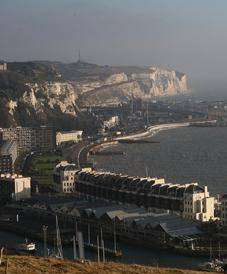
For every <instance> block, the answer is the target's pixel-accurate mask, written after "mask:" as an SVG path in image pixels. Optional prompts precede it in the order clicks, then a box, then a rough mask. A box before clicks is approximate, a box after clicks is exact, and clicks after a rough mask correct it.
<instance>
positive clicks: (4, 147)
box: [0, 141, 17, 174]
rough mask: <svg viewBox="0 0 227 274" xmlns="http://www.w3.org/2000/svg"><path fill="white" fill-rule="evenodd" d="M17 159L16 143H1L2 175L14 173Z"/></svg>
mask: <svg viewBox="0 0 227 274" xmlns="http://www.w3.org/2000/svg"><path fill="white" fill-rule="evenodd" d="M16 159H17V143H16V141H0V174H1V173H13V172H14V164H15V161H16Z"/></svg>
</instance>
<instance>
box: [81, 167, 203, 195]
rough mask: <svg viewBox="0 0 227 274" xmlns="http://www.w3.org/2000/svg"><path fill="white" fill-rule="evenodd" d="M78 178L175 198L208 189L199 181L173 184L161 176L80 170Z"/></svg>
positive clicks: (100, 184) (113, 187)
mask: <svg viewBox="0 0 227 274" xmlns="http://www.w3.org/2000/svg"><path fill="white" fill-rule="evenodd" d="M77 178H78V180H79V181H82V182H87V183H89V184H93V185H97V186H101V187H105V188H112V189H116V190H119V191H129V192H142V193H143V192H145V193H147V194H148V195H149V194H151V195H153V194H156V195H162V196H168V197H169V196H171V197H174V198H183V196H184V194H185V193H186V194H195V193H203V192H205V191H207V187H202V186H199V185H198V183H190V184H182V185H181V184H172V183H165V180H164V179H160V178H150V177H146V178H140V177H131V176H127V175H122V174H115V173H109V172H108V173H107V172H96V171H92V172H86V171H78V172H77Z"/></svg>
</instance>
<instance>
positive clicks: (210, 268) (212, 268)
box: [199, 260, 223, 272]
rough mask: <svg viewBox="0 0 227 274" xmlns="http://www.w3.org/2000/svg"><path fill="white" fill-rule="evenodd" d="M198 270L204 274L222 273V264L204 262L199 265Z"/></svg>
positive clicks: (217, 261)
mask: <svg viewBox="0 0 227 274" xmlns="http://www.w3.org/2000/svg"><path fill="white" fill-rule="evenodd" d="M199 270H202V271H206V272H223V262H222V261H219V260H214V261H211V262H206V263H204V264H201V265H199Z"/></svg>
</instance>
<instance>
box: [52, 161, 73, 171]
mask: <svg viewBox="0 0 227 274" xmlns="http://www.w3.org/2000/svg"><path fill="white" fill-rule="evenodd" d="M77 170H78V169H77V166H76V165H75V164H70V163H68V162H67V161H62V162H60V163H59V164H57V165H56V167H55V169H54V173H58V172H60V171H77Z"/></svg>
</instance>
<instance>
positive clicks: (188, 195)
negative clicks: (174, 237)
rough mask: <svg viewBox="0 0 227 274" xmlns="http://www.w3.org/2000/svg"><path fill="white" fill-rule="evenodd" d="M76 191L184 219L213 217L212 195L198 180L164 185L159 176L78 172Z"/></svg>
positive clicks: (200, 219) (201, 219) (205, 219)
mask: <svg viewBox="0 0 227 274" xmlns="http://www.w3.org/2000/svg"><path fill="white" fill-rule="evenodd" d="M76 190H77V191H78V192H81V193H84V194H86V195H90V196H92V197H98V198H102V199H105V200H108V201H115V202H119V203H124V204H135V205H137V206H143V207H145V208H157V209H165V210H169V211H171V212H178V213H180V214H181V215H182V216H183V217H184V218H186V219H193V220H199V221H202V222H205V221H209V220H211V219H214V198H213V197H210V196H209V192H208V189H207V187H201V186H199V185H198V183H191V184H183V185H180V184H170V183H168V184H167V183H165V180H164V179H158V178H149V177H148V178H139V177H130V176H126V175H121V174H115V173H107V172H95V171H92V172H85V171H78V172H77V173H76Z"/></svg>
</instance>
